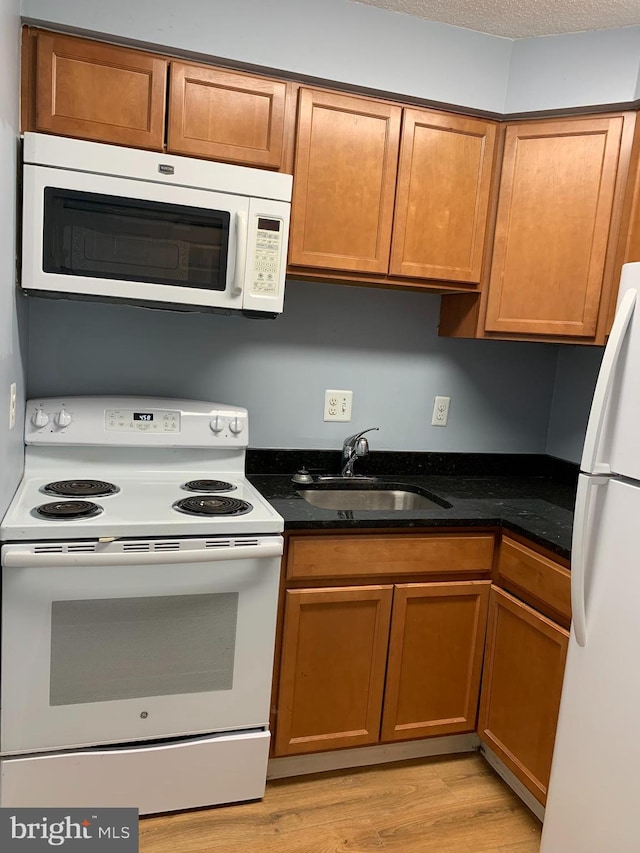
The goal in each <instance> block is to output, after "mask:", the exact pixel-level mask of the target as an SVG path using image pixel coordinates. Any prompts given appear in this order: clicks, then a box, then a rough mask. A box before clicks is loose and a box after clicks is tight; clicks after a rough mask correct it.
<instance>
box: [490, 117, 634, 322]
mask: <svg viewBox="0 0 640 853" xmlns="http://www.w3.org/2000/svg"><path fill="white" fill-rule="evenodd" d="M622 127H623V118H622V117H621V116H615V117H609V118H606V117H605V118H594V119H590V118H586V119H572V120H566V121H538V122H531V123H527V124H518V125H513V126H511V127H509V128H507V133H506V140H505V152H504V161H503V169H502V179H501V186H500V196H499V203H498V218H497V223H496V232H495V243H494V254H493V263H492V270H491V279H490V284H489V298H488V303H487V318H486V324H485V329H486V331H489V332H515V333H523V334H531V335H558V336H560V335H565V336H576V337H593V336H594V335H595V333H596V326H597V321H598V310H599V302H600V294H601V289H602V282H603V274H604V267H605V260H606V253H607V243H608V240H609V228H610V224H611V217H612V210H613V200H614V190H615V184H616V175H617V168H618V158H619V152H620V140H621V135H622Z"/></svg>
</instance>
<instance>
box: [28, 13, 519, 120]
mask: <svg viewBox="0 0 640 853" xmlns="http://www.w3.org/2000/svg"><path fill="white" fill-rule="evenodd" d="M22 9H23V15H24V16H25V17H26V18H28V19H30V20H34V21H42V22H45V23H47V24H53V25H56V26H59V27H68V28H72V29H76V30H83V31H87V32H89V33H98V34H108V35H110V36H115V37H116V38H118V39H121V40H122V39H124V40H128V41H131V42H134V43H138V44H150V45H154V46H157V47H159V48H162V49H164V50H169V51H170V50H178V51H183V52H184V51H186V52H190V53H196V54H200V55H204V56H210V57H219V58H223V59H229V60H233V61H237V62H242V63H250V64H255V65H261V66H265V67H271V68H276V69H282V70H284V71H288V72H292V73H293V74H297V75H310V76H313V77H320V78H324V79H327V80H333V81H340V82H343V83H349V84H351V85H354V86H367V87H371V88H374V89H382V90H385V91H389V92H397V93H400V94H405V95H411V96H413V97H417V98H426V99H430V100H435V101H441V102H443V103H453V104H460V105H461V106H466V107H475V108H477V109H483V110H493V111H497V112H499V111H501V110H502V108H503V105H504V100H505V95H506V86H507V73H508V69H509V61H510V58H511V46H512V42H511V41H510V40H509V39H501V38H495V37H493V36H488V35H485V34H483V33H476V32H473V31H471V30H465V29H461V28H459V27H450V26H447V25H446V24H437V23H433V22H430V21H425V20H422V19H420V18H412V17H410V16H408V15H399V14H396V13H394V12H387V11H385V10H382V9H376V8H374V7H371V6H365V5H362V4H359V3H351V2H348V0H270V2H269V3H266V2H265V0H185V2H182V3H176V2H175V0H135V2H133V3H132V2H131V0H109V2H106V3H105V2H104V0H82V2H80V3H79V2H77V0H23V4H22Z"/></svg>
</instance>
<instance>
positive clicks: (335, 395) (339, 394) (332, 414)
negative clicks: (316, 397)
mask: <svg viewBox="0 0 640 853" xmlns="http://www.w3.org/2000/svg"><path fill="white" fill-rule="evenodd" d="M352 405H353V391H325V392H324V420H325V421H342V422H343V423H346V422H347V421H350V420H351V407H352Z"/></svg>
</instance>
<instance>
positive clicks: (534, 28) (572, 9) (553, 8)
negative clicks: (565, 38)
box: [352, 0, 640, 38]
mask: <svg viewBox="0 0 640 853" xmlns="http://www.w3.org/2000/svg"><path fill="white" fill-rule="evenodd" d="M352 1H353V2H357V3H366V4H367V5H368V6H378V7H379V8H380V9H389V10H390V11H392V12H404V13H405V14H407V15H414V16H417V17H419V18H426V19H427V20H429V21H439V22H440V23H443V24H453V25H454V26H456V27H466V28H467V29H469V30H478V31H479V32H482V33H490V34H491V35H496V36H506V37H507V38H526V37H528V36H546V35H556V34H558V33H575V32H580V31H582V30H605V29H609V28H611V27H629V26H633V25H638V24H640V0H352Z"/></svg>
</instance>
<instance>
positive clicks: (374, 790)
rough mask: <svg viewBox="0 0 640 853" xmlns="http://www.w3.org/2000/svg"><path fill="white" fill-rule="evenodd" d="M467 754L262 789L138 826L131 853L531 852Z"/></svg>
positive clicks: (525, 818)
mask: <svg viewBox="0 0 640 853" xmlns="http://www.w3.org/2000/svg"><path fill="white" fill-rule="evenodd" d="M539 844H540V823H539V822H538V821H537V820H536V818H535V817H534V816H533V815H532V814H531V813H530V812H529V810H528V809H527V808H526V807H525V806H524V805H523V804H522V803H521V802H520V801H519V800H518V798H517V797H516V796H515V795H514V794H513V793H512V792H511V791H510V790H509V788H507V786H506V785H505V784H504V782H503V781H502V780H501V779H500V778H499V777H498V776H497V775H496V774H495V773H494V772H493V770H491V768H490V767H489V765H488V764H486V762H485V761H484V759H483V758H482V757H481V756H480V755H479V754H477V753H473V754H467V755H459V756H452V757H444V758H443V757H438V758H429V759H416V760H414V761H408V762H399V763H397V764H387V765H382V766H378V767H366V768H359V769H357V770H351V771H344V770H343V771H335V772H332V773H325V774H318V775H316V776H300V777H297V778H293V779H280V780H277V781H274V782H270V783H269V784H268V785H267V791H266V795H265V798H264V800H262V801H260V802H257V803H244V804H239V805H233V806H221V807H217V808H210V809H200V810H196V811H191V812H182V813H180V814H173V815H162V816H157V817H148V818H143V819H142V820H141V821H140V851H141V853H272V851H273V853H370V851H377V853H425V851H433V853H538V849H539Z"/></svg>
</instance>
